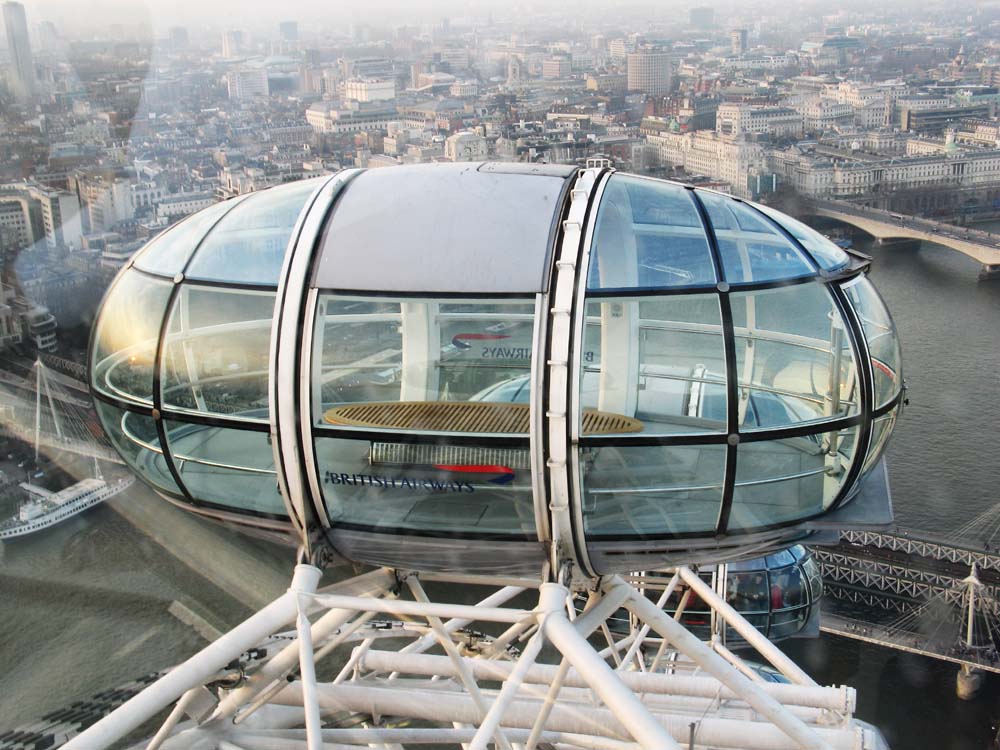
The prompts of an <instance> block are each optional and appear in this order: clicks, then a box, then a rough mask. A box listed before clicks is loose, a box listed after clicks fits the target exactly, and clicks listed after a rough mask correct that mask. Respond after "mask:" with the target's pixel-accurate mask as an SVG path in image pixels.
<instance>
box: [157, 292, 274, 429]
mask: <svg viewBox="0 0 1000 750" xmlns="http://www.w3.org/2000/svg"><path fill="white" fill-rule="evenodd" d="M273 312H274V293H273V292H253V291H242V290H237V289H224V288H219V287H198V286H194V285H190V284H187V283H185V284H182V285H181V287H180V289H179V291H178V294H177V295H176V297H175V298H174V305H173V309H172V310H171V313H170V320H169V321H168V329H167V338H166V341H165V343H164V349H163V363H162V367H163V371H162V374H161V378H160V387H161V388H162V392H163V405H164V407H166V408H171V409H184V410H186V411H192V412H196V413H199V414H221V415H225V416H228V417H234V418H240V419H253V420H257V421H265V422H266V421H267V415H268V411H267V409H268V405H267V381H268V357H269V352H270V339H271V317H272V315H273Z"/></svg>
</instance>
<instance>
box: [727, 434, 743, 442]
mask: <svg viewBox="0 0 1000 750" xmlns="http://www.w3.org/2000/svg"><path fill="white" fill-rule="evenodd" d="M726 442H727V443H729V444H730V445H739V444H740V436H739V435H737V434H736V433H735V432H734V433H733V434H732V435H727V436H726Z"/></svg>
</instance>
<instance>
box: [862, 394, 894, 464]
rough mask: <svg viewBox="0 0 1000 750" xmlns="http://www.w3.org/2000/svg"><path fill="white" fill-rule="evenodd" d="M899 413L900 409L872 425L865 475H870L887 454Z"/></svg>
mask: <svg viewBox="0 0 1000 750" xmlns="http://www.w3.org/2000/svg"><path fill="white" fill-rule="evenodd" d="M898 412H899V407H898V406H897V407H896V408H895V409H893V410H892V411H890V412H889V413H887V414H883V415H882V416H881V417H879V418H878V419H876V420H875V422H874V424H872V438H871V444H870V447H869V448H868V458H867V460H866V461H865V466H864V469H863V472H864V473H866V474H867V473H868V472H869V471H870V470H871V469H872V467H873V466H875V464H877V463H878V460H879V459H880V458H882V454H883V453H884V452H885V448H886V446H887V445H888V444H889V437H890V436H891V435H892V431H893V428H895V426H896V417H897V414H898Z"/></svg>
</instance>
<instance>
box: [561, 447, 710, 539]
mask: <svg viewBox="0 0 1000 750" xmlns="http://www.w3.org/2000/svg"><path fill="white" fill-rule="evenodd" d="M580 464H581V468H580V471H581V474H582V486H583V503H584V506H583V517H584V524H585V527H586V531H587V534H588V535H589V536H594V537H600V536H618V535H624V536H642V535H649V534H680V533H685V532H692V531H698V532H703V533H704V532H706V531H711V530H714V529H715V526H716V523H717V521H718V518H719V508H720V506H721V503H722V486H723V478H724V474H725V464H726V449H725V446H721V445H704V446H634V447H633V446H629V447H612V446H601V447H590V448H582V449H581V453H580Z"/></svg>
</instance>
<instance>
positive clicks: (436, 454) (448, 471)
mask: <svg viewBox="0 0 1000 750" xmlns="http://www.w3.org/2000/svg"><path fill="white" fill-rule="evenodd" d="M315 449H316V463H317V467H318V470H319V477H320V483H321V485H322V487H323V497H324V501H325V505H326V510H327V514H328V515H329V518H330V522H331V524H333V525H334V526H336V525H345V526H350V527H351V528H358V529H366V530H371V531H385V532H394V531H400V530H403V531H410V532H425V533H429V534H436V535H449V534H460V535H461V534H465V535H488V536H491V537H517V538H525V539H534V538H536V534H535V512H534V504H533V502H532V494H531V476H530V469H529V464H528V450H527V447H525V448H489V447H483V448H478V447H474V446H467V445H450V444H447V443H436V444H433V445H431V444H403V443H387V442H369V441H367V440H340V439H332V438H317V439H316V441H315Z"/></svg>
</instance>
